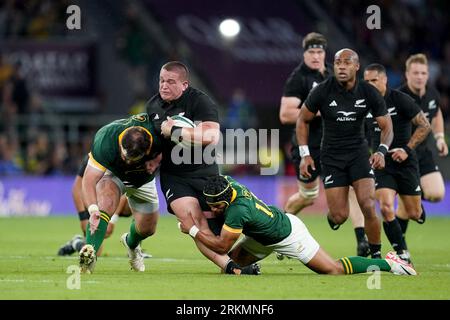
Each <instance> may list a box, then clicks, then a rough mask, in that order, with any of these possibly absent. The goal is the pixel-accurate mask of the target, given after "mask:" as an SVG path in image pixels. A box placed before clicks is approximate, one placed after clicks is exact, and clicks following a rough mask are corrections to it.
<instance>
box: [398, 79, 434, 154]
mask: <svg viewBox="0 0 450 320" xmlns="http://www.w3.org/2000/svg"><path fill="white" fill-rule="evenodd" d="M399 90H400V91H402V92H404V93H406V94H407V95H408V96H410V97H411V98H413V99H414V101H415V102H416V103H417V104H418V105H419V106H420V108H421V109H422V111H423V112H424V113H425V116H426V117H427V119H428V121H429V122H430V123H431V121H432V120H433V119H434V117H436V115H437V112H438V108H439V102H440V96H439V92H438V91H437V90H436V88H434V87H432V86H426V88H425V94H424V95H423V96H421V97H420V96H418V95H416V94H415V93H414V92H412V91H411V90H410V89H409V87H408V84H407V83H405V84H404V85H403V86H401V87H400V88H399ZM415 129H416V128H415V127H414V126H413V131H414V130H415ZM429 139H431V134H429V135H428V136H427V139H425V140H424V141H423V142H422V143H421V144H419V145H418V146H417V148H416V151H417V152H428V150H427V144H428V141H429Z"/></svg>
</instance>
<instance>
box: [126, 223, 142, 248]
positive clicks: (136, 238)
mask: <svg viewBox="0 0 450 320" xmlns="http://www.w3.org/2000/svg"><path fill="white" fill-rule="evenodd" d="M145 238H147V237H143V236H142V235H140V234H139V231H138V230H137V228H136V221H135V220H133V222H131V225H130V232H129V233H128V236H127V245H128V247H129V248H130V249H135V248H136V247H137V246H138V245H139V244H140V243H141V241H142V240H144V239H145Z"/></svg>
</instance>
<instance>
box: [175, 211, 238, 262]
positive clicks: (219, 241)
mask: <svg viewBox="0 0 450 320" xmlns="http://www.w3.org/2000/svg"><path fill="white" fill-rule="evenodd" d="M178 225H179V228H180V230H181V231H182V232H184V233H188V234H189V235H190V236H191V237H192V238H194V239H197V240H199V241H200V242H201V243H203V244H204V245H205V246H207V247H208V248H209V249H211V250H212V251H214V252H216V253H218V254H226V253H228V251H230V250H231V247H232V246H233V244H234V243H235V242H236V240H237V239H239V236H240V235H241V233H242V229H233V228H230V227H228V226H227V225H224V226H223V227H222V230H221V232H220V235H219V236H216V235H214V234H213V233H210V232H208V233H205V232H202V231H200V229H199V228H198V227H197V226H196V225H195V222H194V219H193V218H192V216H189V217H188V218H187V219H183V220H182V221H180V222H179V224H178Z"/></svg>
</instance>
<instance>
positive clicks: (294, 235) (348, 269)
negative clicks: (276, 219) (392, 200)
mask: <svg viewBox="0 0 450 320" xmlns="http://www.w3.org/2000/svg"><path fill="white" fill-rule="evenodd" d="M287 216H288V218H289V220H290V222H291V227H292V231H291V234H290V235H289V236H288V237H287V238H285V239H283V240H282V241H281V242H279V243H276V244H274V245H270V246H267V247H269V248H271V249H274V250H276V251H278V252H283V254H285V255H287V256H291V257H293V258H297V259H298V260H299V261H301V262H302V263H303V264H305V265H306V266H307V267H308V268H309V269H311V270H313V271H314V272H317V273H320V274H354V273H365V272H368V271H374V270H381V271H391V272H394V271H399V273H402V271H403V269H401V267H400V266H399V265H400V264H401V265H403V266H404V268H405V269H406V270H408V271H409V274H415V270H414V268H412V266H410V265H408V264H407V263H406V262H397V261H388V260H385V259H367V258H364V257H344V258H341V259H339V260H337V261H335V260H334V259H333V258H331V256H330V255H329V254H328V253H326V252H325V250H323V249H322V248H320V246H319V243H318V242H317V241H316V240H315V239H314V238H313V236H312V235H311V234H310V232H309V230H308V228H307V227H306V226H305V224H304V223H303V222H302V221H301V220H300V219H299V218H298V217H295V216H293V215H290V214H287ZM298 248H302V250H298ZM392 258H393V259H395V258H397V257H395V256H392ZM398 269H401V270H398ZM403 274H408V273H407V272H403Z"/></svg>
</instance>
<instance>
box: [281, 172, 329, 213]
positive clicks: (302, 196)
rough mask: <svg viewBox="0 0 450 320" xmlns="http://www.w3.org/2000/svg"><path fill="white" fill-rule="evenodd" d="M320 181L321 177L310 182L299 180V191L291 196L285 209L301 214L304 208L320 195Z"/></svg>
mask: <svg viewBox="0 0 450 320" xmlns="http://www.w3.org/2000/svg"><path fill="white" fill-rule="evenodd" d="M319 181H320V180H319V178H316V179H315V180H314V181H312V182H309V183H305V182H302V181H297V184H298V192H297V193H294V194H293V195H292V196H290V197H289V199H288V201H287V202H286V205H285V206H284V211H286V212H289V213H292V214H299V213H300V211H301V210H302V209H303V208H306V207H308V206H310V205H312V204H313V203H314V200H315V199H316V198H317V197H318V196H319Z"/></svg>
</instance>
